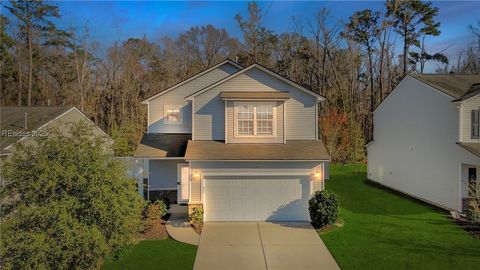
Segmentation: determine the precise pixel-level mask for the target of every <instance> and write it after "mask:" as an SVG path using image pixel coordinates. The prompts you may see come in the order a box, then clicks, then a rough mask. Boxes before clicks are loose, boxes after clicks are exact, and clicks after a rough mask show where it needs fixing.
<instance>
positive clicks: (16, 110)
mask: <svg viewBox="0 0 480 270" xmlns="http://www.w3.org/2000/svg"><path fill="white" fill-rule="evenodd" d="M71 110H76V111H78V112H79V113H80V114H81V115H83V116H84V117H85V118H86V119H88V121H90V122H92V121H91V120H90V119H89V118H88V117H87V116H86V115H85V114H84V113H82V112H81V111H80V110H79V109H77V107H75V106H55V107H42V106H5V107H3V106H2V107H0V120H1V121H0V128H1V130H2V134H0V135H1V137H0V141H1V142H0V147H1V154H8V153H9V152H8V151H7V150H6V149H7V148H9V147H10V146H11V145H12V144H14V143H16V142H17V141H19V140H21V139H22V138H25V137H15V136H3V135H4V134H3V132H4V131H5V132H8V131H9V130H11V131H27V132H28V131H34V130H37V129H39V128H41V127H43V126H45V125H46V124H48V123H50V122H51V121H53V120H55V119H57V118H59V117H62V116H63V115H64V114H66V113H68V112H70V111H71ZM25 116H27V121H26V122H27V123H26V124H27V128H26V129H25ZM92 124H93V122H92ZM95 127H97V126H95ZM97 128H98V129H99V130H100V131H101V132H102V133H103V134H104V135H105V136H106V137H107V138H110V137H109V136H108V135H107V134H106V133H105V132H104V131H103V130H102V129H100V128H99V127H97Z"/></svg>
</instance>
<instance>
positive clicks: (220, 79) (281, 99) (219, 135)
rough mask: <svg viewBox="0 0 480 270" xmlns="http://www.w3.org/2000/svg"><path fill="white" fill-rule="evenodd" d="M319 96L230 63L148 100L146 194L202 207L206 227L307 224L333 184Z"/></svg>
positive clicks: (143, 154) (142, 153)
mask: <svg viewBox="0 0 480 270" xmlns="http://www.w3.org/2000/svg"><path fill="white" fill-rule="evenodd" d="M322 100H324V98H323V97H321V96H319V95H318V94H316V93H314V92H312V91H310V90H307V89H305V88H304V87H302V86H300V85H298V84H296V83H294V82H292V81H290V80H288V79H285V78H283V77H281V76H280V75H278V74H276V73H274V72H272V71H270V70H268V69H266V68H264V67H262V66H260V65H257V64H254V65H251V66H249V67H246V68H243V67H241V66H239V65H238V64H236V63H235V62H232V61H229V60H227V61H224V62H222V63H220V64H218V65H216V66H213V67H211V68H209V69H207V70H205V71H203V72H201V73H199V74H197V75H195V76H193V77H191V78H189V79H187V80H185V81H183V82H181V83H179V84H177V85H174V86H172V87H170V88H168V89H166V90H164V91H162V92H160V93H158V94H156V95H154V96H152V97H150V98H148V99H146V100H144V101H143V102H142V103H143V104H146V105H147V106H148V129H147V133H146V134H145V135H144V136H143V138H142V140H141V142H140V145H139V146H138V148H137V150H136V152H135V154H134V157H135V158H138V159H142V160H143V161H144V166H143V170H144V173H143V175H144V176H145V177H144V178H143V179H141V181H143V183H144V184H145V185H144V187H145V197H149V198H150V199H151V200H152V199H157V198H164V197H167V198H169V199H170V200H171V201H176V202H178V203H182V204H188V205H189V208H190V209H192V207H203V208H204V218H205V220H206V221H254V220H285V221H287V220H309V215H308V210H307V204H308V200H309V199H310V197H311V195H312V193H313V192H314V191H316V190H321V189H322V188H323V184H324V182H323V181H324V180H325V179H327V178H328V165H329V155H328V154H327V151H326V150H325V147H324V145H323V143H322V142H321V141H320V140H319V139H318V124H317V123H318V102H319V101H322Z"/></svg>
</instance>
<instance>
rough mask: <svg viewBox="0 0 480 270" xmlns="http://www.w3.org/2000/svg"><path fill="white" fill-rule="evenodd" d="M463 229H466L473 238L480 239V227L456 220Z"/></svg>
mask: <svg viewBox="0 0 480 270" xmlns="http://www.w3.org/2000/svg"><path fill="white" fill-rule="evenodd" d="M455 223H457V224H458V225H459V226H460V227H462V229H464V230H465V231H466V232H467V233H468V234H470V235H471V236H473V237H475V238H477V239H480V226H474V225H472V224H471V223H470V222H468V221H466V220H455Z"/></svg>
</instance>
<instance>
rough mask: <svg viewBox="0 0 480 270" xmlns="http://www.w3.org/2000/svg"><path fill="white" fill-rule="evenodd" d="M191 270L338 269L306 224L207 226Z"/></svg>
mask: <svg viewBox="0 0 480 270" xmlns="http://www.w3.org/2000/svg"><path fill="white" fill-rule="evenodd" d="M193 269H195V270H204V269H208V270H215V269H222V270H223V269H225V270H227V269H262V270H263V269H270V270H272V269H275V270H277V269H302V270H307V269H317V270H318V269H320V270H338V269H340V268H339V266H338V265H337V263H336V262H335V260H334V259H333V257H332V255H331V254H330V252H329V251H328V249H327V247H326V246H325V244H324V243H323V241H322V240H321V239H320V237H319V236H318V234H317V232H316V231H315V229H313V227H312V226H311V225H310V223H308V222H207V223H206V224H205V225H204V226H203V230H202V235H201V236H200V243H199V246H198V250H197V256H196V259H195V265H194V267H193Z"/></svg>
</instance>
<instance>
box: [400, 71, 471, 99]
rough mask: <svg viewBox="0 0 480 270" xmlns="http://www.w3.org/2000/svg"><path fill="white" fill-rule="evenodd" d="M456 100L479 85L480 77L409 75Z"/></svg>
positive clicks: (464, 75)
mask: <svg viewBox="0 0 480 270" xmlns="http://www.w3.org/2000/svg"><path fill="white" fill-rule="evenodd" d="M409 76H411V77H413V78H415V79H417V80H419V81H421V82H423V83H425V84H427V85H429V86H431V87H433V88H435V89H437V90H439V91H440V92H443V93H445V94H447V95H449V96H451V97H453V98H455V99H456V100H458V99H461V98H462V97H463V96H464V95H465V94H467V93H468V92H469V90H471V89H472V86H473V85H475V84H480V75H479V74H477V75H466V74H416V75H409Z"/></svg>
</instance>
